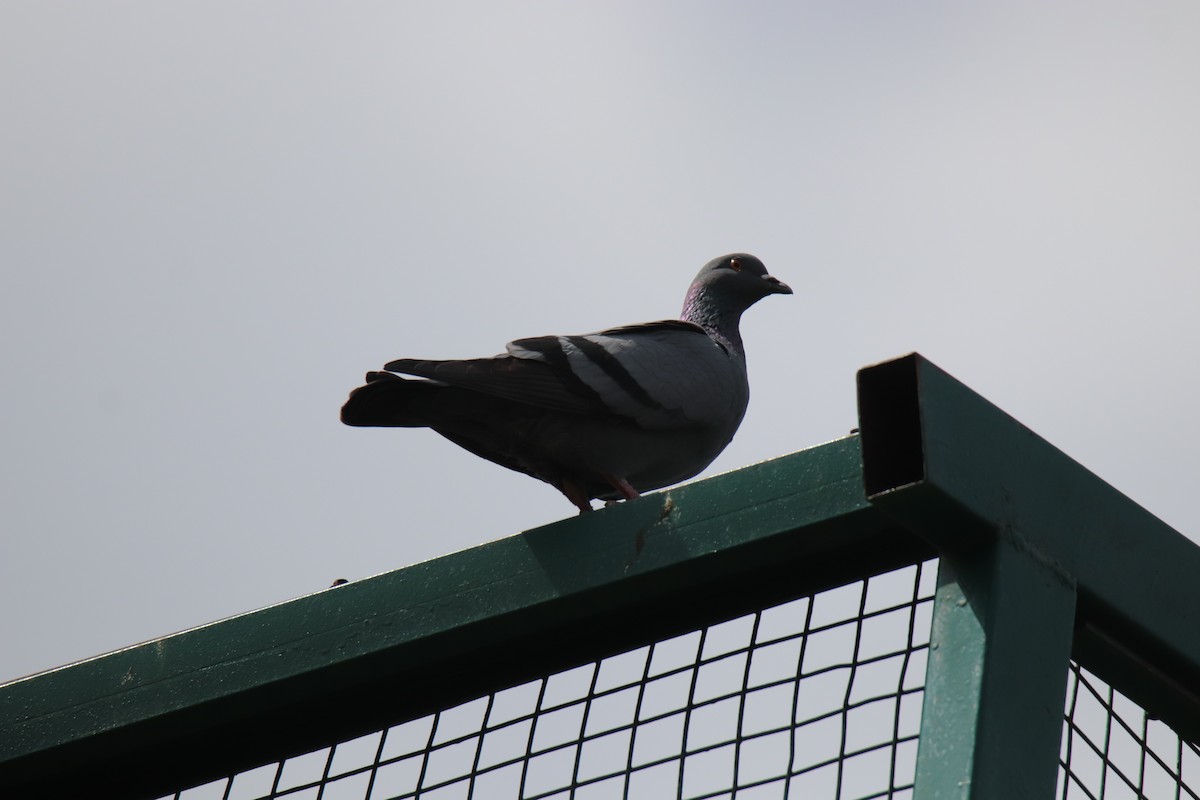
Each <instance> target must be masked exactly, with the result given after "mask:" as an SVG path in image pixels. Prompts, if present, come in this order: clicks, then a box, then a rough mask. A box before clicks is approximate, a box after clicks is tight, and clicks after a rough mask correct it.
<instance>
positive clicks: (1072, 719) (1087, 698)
mask: <svg viewBox="0 0 1200 800" xmlns="http://www.w3.org/2000/svg"><path fill="white" fill-rule="evenodd" d="M1067 680H1068V683H1067V709H1066V714H1065V720H1064V723H1063V736H1062V744H1061V754H1060V759H1059V771H1058V795H1057V796H1058V797H1059V798H1061V799H1062V800H1125V799H1126V798H1130V800H1141V798H1146V799H1147V800H1184V798H1192V800H1200V794H1197V790H1200V747H1197V746H1196V744H1194V743H1191V742H1188V741H1186V740H1184V739H1183V738H1182V737H1180V736H1179V734H1178V733H1176V732H1175V731H1174V730H1172V729H1171V728H1170V727H1169V726H1168V725H1167V724H1166V723H1164V722H1162V721H1161V720H1157V719H1153V718H1152V717H1151V716H1150V715H1149V714H1147V713H1146V711H1145V710H1144V709H1143V708H1141V707H1140V706H1138V705H1137V704H1136V703H1134V702H1133V701H1132V700H1130V699H1129V698H1127V697H1125V696H1124V695H1122V694H1121V693H1120V692H1118V691H1116V690H1115V689H1113V688H1112V687H1111V686H1109V685H1108V684H1106V683H1105V682H1104V681H1102V680H1100V679H1099V678H1097V677H1096V676H1095V675H1092V674H1091V673H1090V672H1088V671H1087V670H1086V669H1084V668H1083V667H1081V666H1079V665H1078V664H1076V663H1075V662H1074V661H1072V662H1071V669H1070V673H1069V676H1068V679H1067Z"/></svg>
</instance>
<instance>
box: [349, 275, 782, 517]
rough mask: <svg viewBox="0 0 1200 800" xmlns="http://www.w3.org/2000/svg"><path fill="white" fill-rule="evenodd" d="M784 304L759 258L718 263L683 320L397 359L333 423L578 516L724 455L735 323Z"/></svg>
mask: <svg viewBox="0 0 1200 800" xmlns="http://www.w3.org/2000/svg"><path fill="white" fill-rule="evenodd" d="M791 293H792V290H791V289H790V288H788V286H787V285H786V284H784V283H781V282H780V281H779V280H777V279H776V278H773V277H772V276H770V275H768V274H767V270H766V267H764V266H763V263H762V262H761V261H759V260H758V259H757V258H755V257H754V256H752V255H748V254H746V253H732V254H730V255H726V256H721V257H720V258H715V259H713V260H712V261H710V262H708V263H707V264H705V265H704V268H703V269H702V270H700V272H699V274H697V275H696V278H695V280H693V281H692V285H691V286H690V287H688V291H687V296H686V297H685V298H684V301H683V314H682V318H681V319H678V320H664V321H661V322H650V323H645V324H642V325H627V326H624V327H620V328H610V329H608V330H603V331H599V332H597V333H589V334H584V335H581V336H539V337H536V338H532V339H517V340H516V341H514V342H509V343H508V345H507V347H506V349H507V352H506V353H504V354H501V355H498V356H493V357H491V358H476V359H468V360H464V361H425V360H420V359H412V358H402V359H399V360H396V361H392V362H390V363H389V364H386V365H385V366H384V368H383V369H384V370H386V371H383V372H368V373H367V377H366V380H367V383H366V385H365V386H361V387H359V388H357V389H355V390H354V391H353V392H351V393H350V398H349V399H348V400H347V401H346V404H345V405H344V406H343V407H342V422H344V423H345V424H347V425H353V426H365V427H401V428H432V429H433V430H435V431H437V432H438V433H440V434H441V435H442V436H444V437H446V438H447V439H449V440H450V441H452V442H454V443H455V444H457V445H459V446H460V447H464V448H466V449H467V450H469V451H471V452H472V453H474V454H475V455H477V456H481V457H483V458H486V459H487V460H489V461H492V462H494V463H496V464H499V465H500V466H502V467H508V468H509V469H512V470H516V471H517V472H524V473H525V474H526V475H531V476H533V477H534V478H538V479H539V480H543V481H545V482H546V483H548V484H550V485H551V486H553V487H555V488H556V489H558V490H559V491H560V492H562V493H563V494H564V495H566V497H567V499H568V500H570V501H571V502H572V503H574V504H575V506H576V507H577V508H578V509H579V511H580V513H585V512H588V511H591V510H592V506H591V500H592V498H597V499H600V500H617V499H621V498H624V499H627V500H628V499H633V498H636V497H638V496H639V493H640V492H645V491H649V490H651V489H659V488H662V487H663V486H669V485H671V484H673V483H678V482H680V481H683V480H686V479H688V478H690V477H692V476H693V475H695V474H697V473H698V472H700V471H701V470H702V469H704V468H705V467H707V466H708V465H709V464H710V463H711V462H712V460H713V459H714V458H716V457H717V455H718V454H719V453H720V452H721V451H722V450H724V449H725V446H726V445H727V444H729V442H730V440H731V439H732V438H733V434H734V432H735V431H737V428H738V425H740V424H741V421H742V416H743V415H744V414H745V413H746V404H747V402H748V401H749V399H750V386H749V383H748V381H747V378H746V355H745V351H744V350H743V348H742V337H741V334H740V333H739V332H738V322H739V321H740V319H741V316H742V312H743V311H745V310H746V309H747V308H749V307H750V306H752V305H754V303H756V302H758V301H759V300H761V299H762V298H764V297H766V296H767V295H769V294H791ZM394 373H403V374H405V375H414V376H418V378H419V379H417V380H413V379H411V378H401V377H400V376H399V375H396V374H394Z"/></svg>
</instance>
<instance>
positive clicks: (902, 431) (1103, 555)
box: [859, 354, 1200, 798]
mask: <svg viewBox="0 0 1200 800" xmlns="http://www.w3.org/2000/svg"><path fill="white" fill-rule="evenodd" d="M859 411H860V426H861V428H862V437H863V454H864V455H863V458H864V482H865V485H866V487H867V491H868V493H869V496H870V498H871V500H872V502H873V503H874V504H875V505H876V507H878V508H880V509H881V510H884V511H885V512H886V513H888V514H890V515H891V516H892V517H893V518H894V519H896V520H897V521H899V522H901V523H902V524H904V525H906V526H907V527H908V528H910V529H911V530H914V531H919V532H920V533H921V535H923V536H925V537H927V538H928V539H929V540H930V541H931V542H933V543H934V544H935V545H936V546H937V548H938V550H939V551H940V552H941V553H942V574H941V575H940V576H939V582H940V589H939V593H938V597H937V601H936V602H935V610H934V631H933V639H932V640H931V646H935V647H936V648H937V649H936V651H935V656H934V657H933V658H931V661H930V668H929V673H928V675H927V679H926V695H925V711H926V715H927V716H926V718H925V723H924V724H923V727H922V733H921V741H920V749H919V755H918V766H917V770H918V781H917V786H916V797H918V798H935V797H936V798H948V797H954V798H959V797H963V798H966V797H970V798H1012V797H1047V798H1048V797H1051V796H1052V795H1053V792H1054V785H1055V784H1054V782H1055V761H1056V759H1057V743H1058V738H1059V735H1060V731H1061V725H1062V719H1061V714H1062V708H1063V700H1064V691H1065V684H1066V667H1067V658H1068V656H1069V655H1070V654H1071V653H1072V652H1074V655H1075V657H1076V658H1078V659H1079V660H1080V661H1081V663H1083V664H1084V665H1085V666H1087V668H1088V669H1090V670H1092V671H1093V672H1096V673H1097V674H1099V675H1100V676H1101V677H1103V678H1105V679H1106V680H1109V681H1110V682H1111V683H1113V684H1114V685H1117V686H1120V687H1121V691H1122V692H1124V693H1125V694H1126V695H1128V696H1130V697H1131V698H1133V699H1134V700H1136V701H1138V702H1139V703H1140V704H1142V706H1143V707H1145V708H1146V709H1147V710H1148V711H1150V712H1151V713H1154V714H1156V715H1157V716H1159V717H1161V718H1162V719H1164V720H1165V721H1167V722H1168V723H1170V724H1171V725H1172V726H1173V727H1174V728H1175V729H1176V730H1177V731H1179V732H1180V733H1181V734H1183V735H1184V736H1190V737H1192V738H1195V737H1196V736H1197V734H1198V733H1200V703H1198V701H1197V694H1196V688H1195V687H1197V686H1200V585H1198V582H1197V576H1200V548H1197V547H1196V546H1195V545H1193V544H1192V543H1191V542H1189V541H1187V540H1186V539H1185V538H1184V537H1183V536H1181V535H1180V534H1179V533H1177V532H1176V531H1174V530H1172V529H1171V528H1169V527H1168V526H1166V525H1165V524H1163V523H1162V522H1161V521H1159V520H1157V519H1156V518H1154V517H1153V516H1151V515H1150V514H1149V513H1147V512H1146V511H1145V510H1143V509H1142V508H1140V507H1139V506H1137V505H1136V504H1135V503H1133V502H1132V501H1130V500H1129V499H1128V498H1126V497H1124V496H1123V495H1121V494H1120V493H1118V492H1117V491H1115V490H1114V489H1112V487H1110V486H1108V485H1107V484H1106V483H1104V482H1103V481H1101V480H1100V479H1099V478H1097V477H1096V476H1095V475H1093V474H1092V473H1090V472H1088V471H1087V470H1086V469H1084V468H1083V467H1081V466H1080V465H1079V464H1077V463H1076V462H1074V461H1072V460H1071V459H1070V458H1068V457H1067V456H1065V455H1064V454H1063V453H1061V452H1060V451H1059V450H1057V449H1055V448H1054V447H1052V446H1051V445H1049V444H1048V443H1046V442H1045V441H1044V440H1043V439H1041V438H1039V437H1038V436H1036V435H1035V434H1034V433H1032V432H1031V431H1030V430H1029V429H1027V428H1025V427H1024V426H1022V425H1021V424H1020V423H1018V422H1016V421H1015V420H1013V419H1012V418H1011V417H1009V416H1008V415H1007V414H1005V413H1004V412H1002V411H1000V410H999V409H998V408H996V407H995V406H993V405H992V404H990V403H988V402H987V401H986V400H984V399H983V398H982V397H980V396H979V395H978V394H976V393H975V392H973V391H971V390H970V389H968V388H967V387H965V386H963V385H962V384H961V383H959V382H958V381H956V380H955V379H954V378H952V377H951V376H949V375H947V374H946V373H945V372H943V371H942V370H940V369H938V368H937V367H936V366H934V365H933V364H931V363H930V362H928V361H927V360H925V359H923V358H922V357H921V356H919V355H916V354H913V355H911V356H907V357H905V358H902V359H898V360H896V361H892V362H887V363H884V364H880V365H877V366H875V367H869V368H867V369H864V370H862V371H861V372H860V373H859ZM1073 626H1074V628H1075V629H1076V631H1077V632H1076V634H1075V636H1074V640H1073V641H1072V627H1073Z"/></svg>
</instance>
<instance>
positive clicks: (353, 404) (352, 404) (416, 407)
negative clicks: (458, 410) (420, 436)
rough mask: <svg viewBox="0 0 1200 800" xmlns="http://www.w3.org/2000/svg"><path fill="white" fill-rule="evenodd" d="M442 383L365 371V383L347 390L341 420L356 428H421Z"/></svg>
mask: <svg viewBox="0 0 1200 800" xmlns="http://www.w3.org/2000/svg"><path fill="white" fill-rule="evenodd" d="M444 388H445V387H443V386H441V385H439V384H436V383H431V382H430V381H408V380H404V379H403V378H400V377H398V376H396V375H393V374H391V373H390V372H368V373H367V383H366V385H364V386H360V387H358V388H357V389H355V390H354V391H352V392H351V393H350V397H349V399H348V400H346V404H345V405H344V406H342V422H343V423H345V424H346V425H353V426H354V427H359V428H373V427H374V428H420V427H425V426H428V425H430V424H432V420H431V419H430V418H429V409H430V408H431V406H434V405H436V401H435V400H434V395H435V394H436V393H437V392H438V391H439V390H440V389H444Z"/></svg>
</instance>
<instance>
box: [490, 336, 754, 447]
mask: <svg viewBox="0 0 1200 800" xmlns="http://www.w3.org/2000/svg"><path fill="white" fill-rule="evenodd" d="M508 352H509V353H510V354H511V355H513V356H515V357H516V358H517V359H518V360H522V361H533V362H538V363H543V364H547V365H549V366H551V367H553V368H554V370H555V373H556V374H559V375H570V376H571V377H570V380H571V381H572V382H578V383H580V384H582V385H583V386H585V387H587V389H588V390H589V391H590V392H591V393H592V395H593V396H594V397H595V398H597V399H598V401H599V402H600V403H601V404H602V405H603V407H604V408H605V409H607V410H608V411H609V412H610V413H612V414H614V415H617V416H621V417H626V418H629V419H631V420H634V421H635V422H637V424H638V425H640V426H642V427H643V428H659V429H663V428H685V427H693V426H705V425H713V424H719V423H720V422H721V421H722V420H723V419H725V418H726V417H728V416H729V415H736V416H737V417H738V418H739V419H740V418H741V414H742V411H743V410H744V408H745V402H746V399H747V397H748V390H747V389H746V372H745V365H744V363H743V362H742V361H741V360H740V359H739V358H736V357H734V356H732V355H731V354H730V353H729V352H728V351H727V350H726V349H725V348H724V347H722V346H721V345H720V344H718V343H717V342H716V341H715V340H713V339H712V338H711V337H710V336H709V335H708V334H707V333H705V332H704V329H703V328H701V327H700V326H698V325H695V324H693V323H690V322H681V321H679V320H667V321H664V322H652V323H647V324H644V325H628V326H625V327H621V328H611V329H609V330H604V331H599V332H597V333H589V334H584V335H581V336H542V337H538V338H534V339H518V340H517V341H515V342H511V343H509V345H508Z"/></svg>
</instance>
